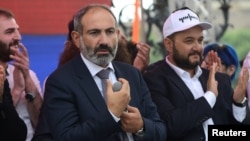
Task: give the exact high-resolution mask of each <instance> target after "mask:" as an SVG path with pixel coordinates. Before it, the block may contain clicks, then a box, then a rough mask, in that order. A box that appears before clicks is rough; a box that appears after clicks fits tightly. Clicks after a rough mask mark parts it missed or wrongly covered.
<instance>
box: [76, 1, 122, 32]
mask: <svg viewBox="0 0 250 141" xmlns="http://www.w3.org/2000/svg"><path fill="white" fill-rule="evenodd" d="M96 7H99V8H102V9H105V10H107V11H108V12H109V13H110V14H111V15H112V16H113V17H114V19H115V24H116V26H118V25H117V20H116V17H115V15H114V13H113V12H112V11H111V10H110V7H109V6H108V5H105V4H89V5H87V6H85V7H83V8H82V9H80V10H79V11H78V12H77V13H76V14H75V15H74V30H75V31H77V32H79V33H80V34H82V30H83V25H82V24H81V20H82V17H83V16H84V15H85V14H86V13H87V12H88V11H89V10H90V9H92V8H96Z"/></svg>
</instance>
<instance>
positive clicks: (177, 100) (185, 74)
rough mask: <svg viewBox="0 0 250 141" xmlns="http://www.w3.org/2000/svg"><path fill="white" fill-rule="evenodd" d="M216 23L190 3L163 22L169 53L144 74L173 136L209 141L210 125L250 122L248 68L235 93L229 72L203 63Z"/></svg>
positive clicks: (184, 140) (176, 140)
mask: <svg viewBox="0 0 250 141" xmlns="http://www.w3.org/2000/svg"><path fill="white" fill-rule="evenodd" d="M211 27H212V26H211V24H209V23H206V22H200V20H199V17H198V15H197V14H196V13H194V12H193V11H192V10H190V9H189V8H187V7H184V8H181V9H178V10H176V11H174V12H173V13H172V14H170V16H169V17H168V18H167V19H166V21H165V23H164V26H163V36H164V45H165V49H166V51H167V53H168V55H167V56H166V57H165V58H164V59H163V60H161V61H159V62H157V63H155V64H152V67H150V69H148V70H146V73H145V74H144V79H145V81H146V83H147V85H148V87H149V90H150V92H151V96H152V99H153V101H154V102H155V103H156V105H157V108H158V113H159V114H160V117H161V119H163V120H164V121H165V122H166V125H167V135H168V136H167V141H208V125H230V124H249V123H250V116H249V115H250V114H249V109H247V106H246V101H245V99H246V98H245V91H246V84H247V81H248V78H249V74H248V72H247V70H245V72H244V77H242V78H240V79H241V80H240V81H241V83H242V85H240V86H239V88H237V91H236V92H234V91H233V89H232V87H231V81H230V78H229V76H228V75H226V74H222V73H216V69H217V67H218V64H217V63H212V65H211V66H210V69H211V71H208V70H206V69H202V68H201V67H200V66H199V65H200V64H201V60H202V52H203V40H204V35H203V31H204V30H207V29H209V28H211Z"/></svg>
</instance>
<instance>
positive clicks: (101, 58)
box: [80, 38, 118, 66]
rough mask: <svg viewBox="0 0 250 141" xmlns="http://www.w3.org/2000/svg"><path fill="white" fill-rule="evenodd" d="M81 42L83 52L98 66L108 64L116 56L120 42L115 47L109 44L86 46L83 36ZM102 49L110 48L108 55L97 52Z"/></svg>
mask: <svg viewBox="0 0 250 141" xmlns="http://www.w3.org/2000/svg"><path fill="white" fill-rule="evenodd" d="M80 44H81V52H82V54H83V56H84V57H86V58H87V59H88V60H89V61H91V62H93V63H94V64H96V65H98V66H106V65H108V64H109V63H110V62H111V61H112V60H113V59H114V58H115V55H116V52H117V45H118V43H116V45H115V47H113V48H112V47H110V46H108V45H100V46H98V47H95V48H94V49H93V48H91V47H89V46H86V45H85V44H84V42H83V40H82V38H81V39H80ZM101 49H105V50H108V51H109V54H107V55H106V54H103V55H100V54H96V53H97V52H98V51H99V50H101Z"/></svg>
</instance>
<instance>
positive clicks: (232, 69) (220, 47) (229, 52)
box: [201, 43, 239, 82]
mask: <svg viewBox="0 0 250 141" xmlns="http://www.w3.org/2000/svg"><path fill="white" fill-rule="evenodd" d="M211 50H212V51H214V52H216V53H217V55H218V57H219V58H220V67H219V70H217V71H218V72H222V73H226V74H228V75H229V76H230V78H231V81H232V82H233V81H234V80H235V78H236V73H237V70H238V69H239V59H238V55H237V52H236V50H235V49H234V47H233V46H231V45H229V44H220V43H211V44H208V45H206V46H205V47H204V51H203V58H204V59H203V61H202V64H201V67H203V68H207V67H208V66H209V57H208V53H209V51H211Z"/></svg>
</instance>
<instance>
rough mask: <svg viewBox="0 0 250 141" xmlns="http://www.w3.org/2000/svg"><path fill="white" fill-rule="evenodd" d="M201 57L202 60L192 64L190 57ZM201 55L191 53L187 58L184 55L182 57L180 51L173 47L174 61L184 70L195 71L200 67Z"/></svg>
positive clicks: (195, 52) (194, 52)
mask: <svg viewBox="0 0 250 141" xmlns="http://www.w3.org/2000/svg"><path fill="white" fill-rule="evenodd" d="M195 54H197V55H199V56H200V60H199V61H196V62H191V61H190V60H189V57H190V56H191V55H195ZM201 58H202V56H201V53H200V52H197V51H193V52H191V53H189V54H188V57H187V58H185V57H183V56H182V55H180V53H179V51H178V50H177V49H176V46H175V45H174V46H173V60H174V61H175V63H176V65H177V66H178V67H180V68H182V69H184V70H185V69H195V68H196V67H197V66H198V65H200V63H201Z"/></svg>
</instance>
